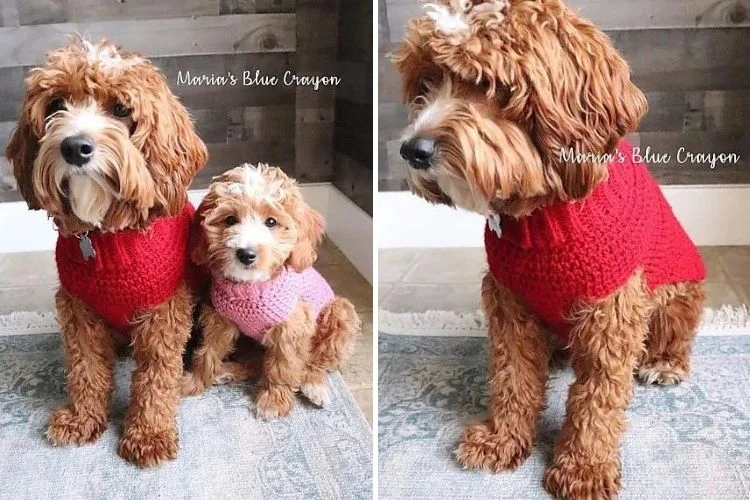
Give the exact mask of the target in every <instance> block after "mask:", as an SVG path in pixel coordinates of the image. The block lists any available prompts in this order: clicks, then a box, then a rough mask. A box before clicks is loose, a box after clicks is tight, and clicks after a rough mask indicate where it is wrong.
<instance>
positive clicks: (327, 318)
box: [300, 297, 362, 406]
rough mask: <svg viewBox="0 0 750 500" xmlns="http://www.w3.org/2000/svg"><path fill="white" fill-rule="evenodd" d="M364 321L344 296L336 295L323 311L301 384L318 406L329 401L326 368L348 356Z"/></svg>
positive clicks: (319, 317) (311, 400)
mask: <svg viewBox="0 0 750 500" xmlns="http://www.w3.org/2000/svg"><path fill="white" fill-rule="evenodd" d="M361 324H362V323H361V321H360V319H359V316H357V312H356V311H355V310H354V306H353V305H352V303H351V302H349V301H348V300H347V299H345V298H343V297H336V298H335V299H333V301H331V303H330V304H328V305H327V306H326V307H325V308H323V310H322V311H320V314H319V316H318V326H317V330H316V332H315V337H313V340H312V345H311V353H310V359H309V362H308V365H307V372H306V374H305V378H304V380H303V381H302V385H301V386H300V392H301V393H302V394H304V395H305V397H306V398H307V399H308V400H310V402H311V403H313V404H315V405H317V406H324V405H325V404H326V403H328V400H329V399H330V394H329V391H328V384H327V372H328V370H333V369H336V368H337V367H339V366H340V365H341V364H342V363H344V362H345V361H346V360H347V358H349V356H350V355H351V353H352V351H353V350H354V341H355V339H356V336H357V333H358V332H359V330H360V328H361Z"/></svg>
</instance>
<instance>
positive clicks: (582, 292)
mask: <svg viewBox="0 0 750 500" xmlns="http://www.w3.org/2000/svg"><path fill="white" fill-rule="evenodd" d="M619 150H620V152H621V153H622V154H623V155H624V158H625V161H623V162H618V160H615V161H614V162H613V163H612V164H610V165H609V167H608V168H609V179H608V180H607V181H605V182H603V183H601V184H600V185H599V186H597V187H596V188H595V189H594V191H593V193H592V194H591V195H590V196H589V197H588V198H586V199H585V200H583V201H579V202H574V203H556V204H553V205H551V206H548V207H545V208H542V209H540V210H537V211H535V212H533V213H532V214H531V215H530V216H528V217H522V218H520V219H515V218H512V217H502V218H501V221H500V226H501V228H502V232H501V234H502V236H501V237H500V238H498V236H497V234H496V233H495V232H494V231H492V230H491V229H490V228H489V225H487V226H486V227H485V233H484V240H485V249H486V251H487V261H488V263H489V266H490V270H491V271H492V274H493V275H494V277H495V279H496V280H497V281H498V282H499V283H501V284H502V285H504V286H505V287H507V288H509V289H510V290H512V291H513V292H514V293H516V294H517V295H518V296H519V297H520V298H521V299H522V300H524V301H525V302H526V305H527V306H528V307H529V308H530V309H532V310H533V311H534V312H535V313H536V314H537V315H538V316H539V317H540V318H541V319H542V320H543V321H544V322H546V324H547V325H548V326H549V327H550V328H551V329H552V330H553V331H554V332H555V333H556V334H558V335H559V336H561V337H562V338H563V339H567V337H568V333H569V329H570V325H569V323H568V322H567V321H566V319H565V318H566V317H568V315H569V313H570V310H571V306H572V305H573V304H574V303H575V302H576V301H577V300H580V299H583V300H587V301H591V300H595V299H600V298H603V297H606V296H607V295H609V294H611V293H612V292H614V291H615V290H616V289H617V288H619V287H620V286H622V285H624V284H625V282H626V281H627V280H628V278H629V277H630V276H631V275H632V274H633V272H634V271H635V270H636V269H638V268H642V269H643V271H644V274H645V279H646V284H647V286H648V287H649V289H654V288H656V287H658V286H660V285H663V284H666V283H674V282H678V281H700V280H702V279H703V278H704V277H705V275H706V270H705V266H704V264H703V260H702V259H701V256H700V254H699V253H698V250H697V249H696V248H695V246H694V245H693V243H692V242H691V241H690V239H689V238H688V236H687V234H685V231H684V230H683V229H682V226H680V223H679V222H678V221H677V219H676V218H675V216H674V214H673V213H672V209H671V208H670V206H669V205H668V204H667V201H666V200H665V198H664V195H663V194H662V192H661V190H660V189H659V186H658V185H657V184H656V182H655V181H654V179H653V178H652V177H651V174H650V173H649V172H648V170H647V168H646V166H645V165H644V164H643V163H634V162H633V161H632V148H631V146H630V145H629V144H627V143H626V142H624V141H623V143H621V144H620V147H619Z"/></svg>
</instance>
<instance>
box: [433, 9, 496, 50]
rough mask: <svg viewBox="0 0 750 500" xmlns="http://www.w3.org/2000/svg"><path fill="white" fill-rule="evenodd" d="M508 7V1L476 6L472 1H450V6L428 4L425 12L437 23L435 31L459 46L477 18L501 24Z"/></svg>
mask: <svg viewBox="0 0 750 500" xmlns="http://www.w3.org/2000/svg"><path fill="white" fill-rule="evenodd" d="M507 7H508V2H507V0H490V1H488V2H484V3H478V4H476V5H475V4H474V3H473V2H472V1H471V0H450V2H449V5H444V4H438V3H427V4H425V5H424V11H425V15H426V16H427V17H428V18H430V19H432V20H433V21H434V22H435V30H436V31H437V32H439V33H442V34H444V35H446V36H448V37H449V38H450V40H451V41H452V42H453V43H456V44H457V43H460V42H462V41H463V40H464V39H465V38H466V35H467V34H468V32H469V29H470V26H471V24H472V23H473V22H474V20H475V18H477V17H479V16H482V17H487V16H489V17H490V19H492V20H493V21H494V22H500V21H502V20H503V19H504V18H505V15H504V14H503V12H504V11H505V9H506V8H507ZM493 18H494V19H493Z"/></svg>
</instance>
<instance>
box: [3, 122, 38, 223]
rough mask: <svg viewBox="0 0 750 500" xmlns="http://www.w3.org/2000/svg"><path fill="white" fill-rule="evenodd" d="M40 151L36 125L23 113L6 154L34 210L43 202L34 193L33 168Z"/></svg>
mask: <svg viewBox="0 0 750 500" xmlns="http://www.w3.org/2000/svg"><path fill="white" fill-rule="evenodd" d="M38 151H39V139H38V138H37V136H36V134H35V133H34V127H32V126H31V124H30V123H29V122H28V120H27V119H26V118H25V117H24V116H23V114H22V115H21V118H20V119H19V122H18V125H17V126H16V128H15V130H14V131H13V134H12V135H11V136H10V142H9V143H8V147H7V148H6V149H5V156H6V157H7V158H8V160H10V162H11V163H12V164H13V176H14V177H15V178H16V182H17V183H18V189H19V190H20V191H21V195H22V196H23V199H24V200H26V204H27V205H28V206H29V208H30V209H32V210H39V209H40V208H42V207H41V204H40V203H39V200H38V199H37V197H36V194H35V193H34V186H33V183H32V182H33V181H32V178H33V173H34V172H33V170H34V159H35V158H36V155H37V152H38Z"/></svg>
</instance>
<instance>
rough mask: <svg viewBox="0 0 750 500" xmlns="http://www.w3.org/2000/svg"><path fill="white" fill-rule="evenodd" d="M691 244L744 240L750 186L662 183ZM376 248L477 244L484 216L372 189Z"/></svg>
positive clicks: (748, 237) (749, 241) (747, 238)
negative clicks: (672, 184)
mask: <svg viewBox="0 0 750 500" xmlns="http://www.w3.org/2000/svg"><path fill="white" fill-rule="evenodd" d="M662 190H663V191H664V195H665V196H666V198H667V201H668V202H669V204H670V205H671V206H672V209H673V210H674V212H675V215H676V216H677V219H679V221H680V223H682V225H683V227H684V228H685V231H687V233H688V235H690V237H691V238H692V240H693V241H694V242H695V244H696V245H705V246H717V245H750V224H748V222H747V217H748V214H750V185H748V184H742V185H700V186H663V187H662ZM377 214H378V224H377V227H378V240H377V241H378V247H379V248H407V247H481V246H483V245H484V240H483V230H482V228H483V226H484V218H483V217H481V216H480V215H477V214H474V213H470V212H466V211H464V210H457V209H453V208H449V207H446V206H442V205H441V206H437V205H430V204H429V203H427V202H425V201H424V200H422V199H420V198H417V197H416V196H414V195H413V194H411V193H409V192H391V193H378V197H377Z"/></svg>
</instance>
